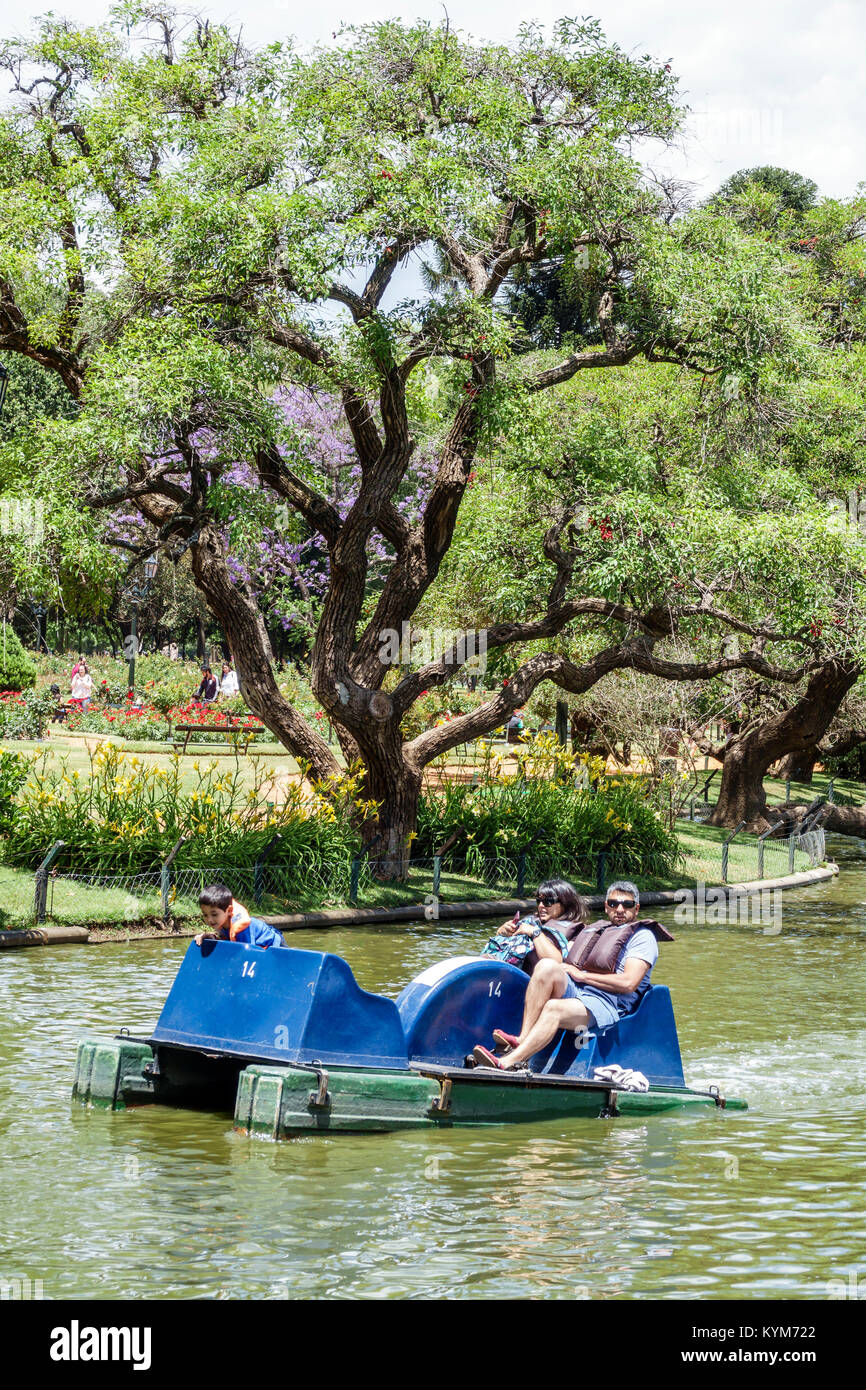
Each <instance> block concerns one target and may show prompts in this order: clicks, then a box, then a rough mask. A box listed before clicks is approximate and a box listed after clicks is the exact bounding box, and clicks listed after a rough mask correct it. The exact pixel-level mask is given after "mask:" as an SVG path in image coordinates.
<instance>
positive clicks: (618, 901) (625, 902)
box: [605, 898, 634, 908]
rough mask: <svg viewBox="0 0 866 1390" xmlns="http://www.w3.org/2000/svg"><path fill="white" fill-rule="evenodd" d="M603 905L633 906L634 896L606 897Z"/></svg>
mask: <svg viewBox="0 0 866 1390" xmlns="http://www.w3.org/2000/svg"><path fill="white" fill-rule="evenodd" d="M605 907H625V908H629V907H634V898H608V900H607V902H606V903H605Z"/></svg>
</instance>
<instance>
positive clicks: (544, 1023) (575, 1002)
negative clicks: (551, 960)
mask: <svg viewBox="0 0 866 1390" xmlns="http://www.w3.org/2000/svg"><path fill="white" fill-rule="evenodd" d="M591 1021H592V1015H591V1014H590V1012H589V1010H588V1009H587V1008H586V1006H585V1005H584V1004H581V1002H580V1000H579V999H549V1000H548V1001H547V1003H546V1004H545V1005H544V1007H543V1009H542V1010H541V1016H540V1017H539V1019H538V1021H537V1022H536V1023H535V1024H534V1026H533V1027H532V1028H531V1029H530V1030H529V1032H528V1033H527V1035H526V1037H525V1038H524V1039H523V1041H522V1042H521V1043H520V1044H519V1045H518V1046H517V1047H515V1049H514V1051H513V1052H508V1053H506V1055H505V1056H504V1057H503V1058H502V1062H501V1066H502V1070H503V1071H510V1070H511V1068H512V1067H520V1066H523V1064H524V1063H525V1062H527V1061H528V1060H529V1058H530V1057H532V1056H533V1055H534V1054H535V1053H536V1052H540V1051H541V1049H542V1048H543V1047H545V1046H546V1045H547V1043H549V1042H550V1040H551V1038H555V1037H556V1035H557V1033H558V1032H559V1031H560V1029H561V1028H586V1027H587V1026H589V1024H590V1023H591Z"/></svg>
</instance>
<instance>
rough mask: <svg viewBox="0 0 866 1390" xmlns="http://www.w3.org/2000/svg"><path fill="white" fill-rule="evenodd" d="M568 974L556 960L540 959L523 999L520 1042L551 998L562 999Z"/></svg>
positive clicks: (533, 1025)
mask: <svg viewBox="0 0 866 1390" xmlns="http://www.w3.org/2000/svg"><path fill="white" fill-rule="evenodd" d="M567 982H568V976H567V975H566V973H565V971H564V970H563V968H562V966H561V965H559V964H558V963H557V962H556V961H555V960H540V961H539V962H538V964H537V965H536V967H535V969H534V970H533V972H532V975H531V976H530V980H529V984H528V985H527V986H526V996H525V998H524V1001H523V1022H522V1023H521V1025H520V1032H519V1033H518V1035H517V1036H518V1038H519V1039H520V1042H521V1043H522V1042H523V1039H524V1038H525V1037H526V1035H527V1033H528V1032H529V1030H530V1029H531V1028H534V1027H535V1025H536V1023H537V1022H538V1020H539V1018H540V1016H541V1011H542V1009H543V1008H544V1006H545V1004H546V1003H547V1002H548V1000H549V999H561V998H562V996H563V994H564V993H565V986H566V983H567Z"/></svg>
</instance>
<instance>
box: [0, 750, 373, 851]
mask: <svg viewBox="0 0 866 1390" xmlns="http://www.w3.org/2000/svg"><path fill="white" fill-rule="evenodd" d="M193 767H194V769H195V770H196V772H197V781H196V785H195V786H194V787H193V788H192V790H189V789H188V788H187V787H185V785H184V783H183V780H182V778H181V765H180V760H179V759H178V758H177V757H175V758H172V760H171V762H170V765H169V767H168V768H153V767H149V766H147V765H146V764H145V763H143V762H142V761H141V760H140V759H139V758H137V757H135V756H134V755H132V754H127V753H124V752H122V751H120V750H119V749H118V748H117V747H116V746H115V745H113V744H110V743H105V744H102V745H101V746H100V748H99V749H98V750H97V751H96V752H95V753H93V754H92V755H91V767H90V772H89V774H87V775H84V776H82V774H81V773H80V772H78V771H75V772H73V773H72V774H71V775H70V774H69V773H68V771H67V768H66V764H65V762H61V763H59V764H57V763H53V762H51V761H49V759H48V756H47V754H46V755H45V756H40V757H39V758H37V759H36V761H35V762H33V763H31V765H30V770H29V774H28V776H27V779H26V781H25V782H24V784H23V786H22V787H21V789H20V791H19V793H18V797H17V802H16V807H15V811H14V813H13V814H12V815H11V817H10V818H8V819H7V825H6V842H5V856H6V860H7V862H8V863H10V864H19V865H29V866H31V867H32V866H33V865H35V864H37V863H38V862H39V861H40V859H41V858H42V857H43V855H44V853H45V848H46V846H47V845H50V844H52V843H53V842H54V841H55V840H63V841H64V844H65V848H64V850H63V852H62V857H61V859H60V860H59V861H58V863H59V866H60V867H70V866H71V867H74V868H75V869H76V870H78V871H85V870H86V871H93V872H97V871H98V872H104V873H121V872H135V871H137V870H144V869H152V868H153V867H154V865H158V864H159V863H160V862H162V860H164V859H165V857H166V855H167V854H168V851H169V850H170V849H171V848H172V846H173V845H174V843H175V842H176V841H177V840H178V839H179V838H180V836H181V835H186V836H188V837H189V840H188V843H187V844H186V845H185V846H184V850H183V860H182V862H183V863H184V864H186V865H187V866H190V867H192V866H194V865H199V864H224V865H232V864H233V865H238V866H242V865H243V866H248V865H252V864H254V863H255V862H256V860H257V859H258V858H259V856H260V854H261V852H262V850H263V849H264V847H265V845H266V844H267V843H268V842H269V841H270V840H271V839H272V838H273V836H274V835H275V834H276V833H279V834H280V835H281V836H282V844H281V846H280V855H279V862H283V861H285V862H286V863H289V864H294V865H295V866H296V867H297V870H298V874H299V876H301V877H303V873H304V871H305V870H307V869H309V870H315V869H319V868H322V867H323V866H325V865H327V864H329V863H346V862H348V860H349V859H350V858H351V854H352V853H353V852H356V851H357V847H358V843H359V842H358V836H357V834H356V832H355V831H354V830H353V829H352V825H351V816H350V811H351V809H352V806H353V804H354V800H353V799H354V797H355V795H356V790H357V788H356V784H355V783H353V782H352V780H351V779H346V781H345V783H344V784H343V787H342V789H341V790H340V791H339V792H336V793H335V795H334V798H333V799H334V800H335V801H336V809H335V806H334V805H333V804H331V803H329V802H326V801H325V800H324V799H323V798H322V797H321V796H319V795H316V797H315V799H314V800H313V801H312V802H311V801H308V800H305V799H304V797H303V794H302V792H301V788H300V787H299V786H297V785H292V786H289V787H287V788H286V791H285V799H284V800H283V801H282V802H281V804H280V805H278V806H275V805H274V804H273V801H268V800H267V785H266V784H267V782H268V779H269V777H271V776H272V775H273V771H272V769H271V770H270V771H269V770H267V769H264V768H263V769H261V777H260V780H259V788H258V790H256V791H245V790H244V787H243V785H242V781H241V778H240V777H239V776H238V774H237V773H236V772H234V771H233V770H231V769H230V768H225V767H220V766H219V765H218V764H217V763H216V762H211V763H209V764H207V765H199V764H198V763H194V764H193Z"/></svg>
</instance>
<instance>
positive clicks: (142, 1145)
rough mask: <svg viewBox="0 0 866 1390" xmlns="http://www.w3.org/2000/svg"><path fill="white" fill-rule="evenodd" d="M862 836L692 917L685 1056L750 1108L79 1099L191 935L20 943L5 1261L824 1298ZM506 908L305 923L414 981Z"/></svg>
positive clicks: (844, 1204)
mask: <svg viewBox="0 0 866 1390" xmlns="http://www.w3.org/2000/svg"><path fill="white" fill-rule="evenodd" d="M835 848H837V847H836V846H834V849H835ZM843 848H844V851H845V855H846V858H845V862H844V868H843V873H842V875H841V876H840V878H839V879H838V880H837V881H836V882H834V883H832V884H831V885H829V886H818V887H815V888H810V889H807V890H805V891H803V892H802V893H799V894H796V895H795V894H787V895H786V896H785V898H784V909H783V911H784V915H783V929H782V932H781V933H780V934H779V935H778V936H765V935H764V934H763V932H762V930H761V927H760V924H758V925H756V926H746V925H742V926H733V927H725V926H711V925H705V926H683V927H679V928H675V931H676V935H677V941H676V943H675V944H673V945H671V946H665V947H662V954H661V960H660V963H659V966H657V967H656V974H657V976H658V978H659V981H660V982H664V983H667V984H669V985H670V986H671V990H672V992H673V995H674V1001H675V1006H676V1010H677V1018H678V1022H679V1028H680V1041H681V1046H682V1051H683V1057H684V1061H685V1069H686V1075H687V1078H688V1079H689V1081H691V1082H692V1083H693V1084H699V1085H701V1086H705V1085H707V1084H708V1083H710V1082H717V1083H719V1084H720V1085H721V1087H722V1090H723V1091H724V1090H727V1091H729V1092H732V1093H736V1094H739V1095H744V1096H746V1098H747V1099H748V1101H749V1103H750V1106H751V1107H752V1108H751V1109H750V1111H749V1112H748V1113H745V1114H743V1113H741V1112H731V1113H724V1112H716V1111H709V1112H706V1113H700V1114H692V1113H689V1114H682V1115H677V1114H672V1115H670V1114H669V1115H664V1116H655V1117H650V1118H648V1119H644V1120H636V1119H635V1120H617V1121H613V1120H591V1121H590V1120H586V1121H579V1120H578V1121H569V1122H566V1121H552V1122H549V1123H547V1124H543V1125H534V1126H513V1127H510V1128H503V1129H495V1128H491V1129H486V1130H482V1129H478V1130H463V1131H460V1132H454V1131H450V1132H449V1131H447V1130H443V1131H435V1132H430V1133H423V1134H418V1133H412V1134H392V1135H364V1136H342V1137H338V1138H328V1137H320V1136H316V1137H309V1138H304V1139H298V1140H294V1141H291V1142H289V1143H281V1144H274V1143H267V1142H264V1141H257V1140H246V1139H241V1138H239V1137H238V1136H236V1135H233V1134H232V1133H231V1130H230V1124H229V1121H228V1120H227V1118H226V1117H225V1116H216V1115H209V1114H194V1113H188V1112H183V1111H173V1110H168V1109H161V1108H160V1109H156V1108H148V1107H144V1108H142V1109H140V1110H137V1111H131V1112H128V1113H126V1114H122V1115H105V1114H101V1113H96V1112H87V1111H80V1110H73V1109H72V1108H71V1106H70V1103H69V1086H70V1080H71V1071H72V1062H73V1058H74V1053H75V1044H76V1040H77V1038H78V1037H79V1035H80V1034H82V1033H87V1032H94V1031H96V1032H103V1033H104V1032H113V1031H115V1030H116V1029H117V1028H118V1027H120V1026H122V1025H127V1026H129V1027H130V1028H131V1029H133V1030H134V1031H135V1030H140V1029H146V1028H147V1027H148V1026H149V1025H150V1024H152V1022H153V1021H154V1019H155V1017H156V1015H157V1013H158V1012H159V1008H160V1005H161V1003H162V1000H163V998H164V996H165V994H166V992H167V990H168V987H169V985H170V983H171V981H172V979H173V977H174V973H175V970H176V969H177V965H178V963H179V960H180V958H181V955H182V953H183V951H184V950H185V944H180V943H176V942H152V943H145V944H141V945H135V944H133V945H130V946H111V947H109V946H106V947H98V948H92V949H86V950H85V949H80V948H74V947H70V948H57V949H51V950H44V951H38V950H37V951H22V952H16V953H14V954H13V953H11V952H10V953H6V954H4V955H3V956H0V981H2V1002H3V1011H2V1021H0V1037H2V1048H0V1089H2V1098H3V1104H2V1117H0V1157H2V1162H3V1171H4V1173H5V1174H6V1175H7V1177H8V1175H10V1174H13V1175H14V1182H13V1183H10V1182H6V1183H5V1184H4V1188H3V1196H2V1199H0V1200H2V1203H3V1207H2V1217H0V1277H2V1278H10V1277H14V1276H16V1275H18V1276H20V1277H30V1278H31V1279H42V1280H43V1284H44V1288H45V1293H46V1295H47V1296H50V1297H53V1298H65V1297H73V1296H83V1297H93V1298H117V1297H121V1298H138V1297H148V1296H151V1297H154V1296H156V1297H170V1298H189V1297H205V1298H213V1299H221V1298H236V1297H252V1298H293V1297H299V1296H307V1297H316V1298H325V1297H329V1296H341V1297H359V1298H398V1297H410V1298H428V1297H437V1298H447V1297H453V1298H487V1297H491V1298H493V1297H495V1298H508V1297H514V1298H526V1297H530V1296H535V1297H557V1298H594V1299H618V1298H634V1297H636V1296H642V1297H649V1298H662V1299H663V1298H692V1299H702V1298H750V1297H751V1298H781V1297H794V1298H824V1297H826V1296H827V1289H826V1284H827V1281H828V1280H831V1279H843V1280H847V1279H848V1276H849V1271H851V1270H852V1269H853V1270H858V1268H859V1272H860V1274H861V1276H862V1275H863V1274H864V1272H866V1271H864V1269H863V1268H862V1266H866V1256H864V1254H863V1251H864V1237H866V1229H864V1228H866V1221H864V1188H866V1132H864V1113H863V1112H864V1108H866V1100H864V1085H863V1080H862V1078H863V1076H864V1075H866V1027H864V1024H863V1019H862V1016H861V1014H862V1000H863V998H864V994H866V963H864V959H863V952H862V948H861V944H860V943H861V933H862V932H863V930H864V926H866V867H864V864H863V862H862V860H863V857H864V855H866V847H863V846H859V847H858V846H856V845H855V846H853V847H852V845H851V843H850V842H843ZM840 858H841V855H840ZM665 919H666V920H667V921H668V922H671V920H672V917H671V914H665ZM489 929H490V924H489V923H486V922H482V923H424V924H420V925H418V926H417V927H408V928H407V927H403V926H401V927H399V928H393V927H389V928H381V929H378V930H370V929H367V928H365V929H363V930H360V929H348V928H347V929H342V930H335V931H330V932H328V933H326V934H319V933H312V932H304V933H295V934H293V935H292V937H291V941H292V944H293V945H296V946H305V947H321V945H322V944H326V945H327V947H328V949H329V950H333V951H335V952H337V953H338V954H341V955H345V956H346V957H347V959H349V961H350V962H351V964H352V965H353V967H354V969H355V972H356V975H357V977H358V979H359V981H360V983H361V984H362V985H364V987H365V988H369V989H377V990H381V991H382V992H384V993H388V994H391V995H392V996H393V995H396V994H397V993H398V991H399V990H400V989H401V988H402V986H403V985H404V984H405V983H406V981H407V980H408V979H411V978H412V977H413V976H414V975H416V974H418V973H419V972H420V971H421V970H423V969H424V968H425V967H426V966H428V965H429V964H431V963H432V962H433V961H436V960H439V959H441V958H443V957H444V956H448V955H455V954H462V953H465V952H466V951H467V950H471V949H476V948H479V949H480V946H481V945H482V944H483V942H484V940H485V939H486V937H487V935H488V933H489ZM858 1262H859V1266H858ZM861 1282H862V1279H861Z"/></svg>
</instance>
